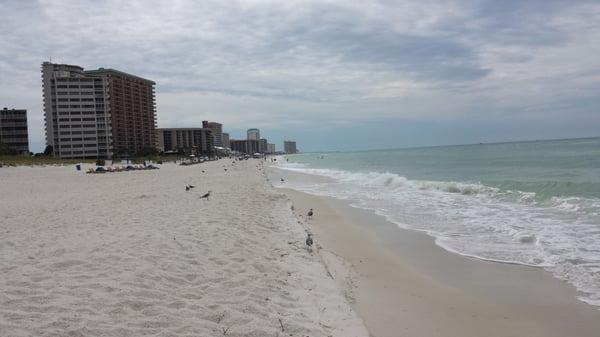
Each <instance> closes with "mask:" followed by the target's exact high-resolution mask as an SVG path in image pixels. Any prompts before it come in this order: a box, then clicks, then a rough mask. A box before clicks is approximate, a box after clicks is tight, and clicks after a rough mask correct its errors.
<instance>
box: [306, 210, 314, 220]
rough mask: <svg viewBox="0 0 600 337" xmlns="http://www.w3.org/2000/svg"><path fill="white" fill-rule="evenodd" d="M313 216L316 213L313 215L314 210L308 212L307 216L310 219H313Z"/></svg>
mask: <svg viewBox="0 0 600 337" xmlns="http://www.w3.org/2000/svg"><path fill="white" fill-rule="evenodd" d="M313 214H314V213H313V210H312V208H311V209H310V211H308V214H306V215H308V217H309V218H312V216H313Z"/></svg>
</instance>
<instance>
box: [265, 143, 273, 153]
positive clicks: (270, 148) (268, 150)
mask: <svg viewBox="0 0 600 337" xmlns="http://www.w3.org/2000/svg"><path fill="white" fill-rule="evenodd" d="M267 153H275V144H271V143H267Z"/></svg>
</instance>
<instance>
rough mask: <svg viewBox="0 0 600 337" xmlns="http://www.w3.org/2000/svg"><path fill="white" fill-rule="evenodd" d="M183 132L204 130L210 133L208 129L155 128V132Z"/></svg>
mask: <svg viewBox="0 0 600 337" xmlns="http://www.w3.org/2000/svg"><path fill="white" fill-rule="evenodd" d="M184 130H192V131H193V130H205V131H212V130H211V129H208V128H156V131H184Z"/></svg>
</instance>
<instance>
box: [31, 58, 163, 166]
mask: <svg viewBox="0 0 600 337" xmlns="http://www.w3.org/2000/svg"><path fill="white" fill-rule="evenodd" d="M42 81H43V84H42V89H43V98H44V115H45V124H46V144H47V145H50V146H52V148H53V151H54V152H53V154H54V155H55V156H58V157H61V158H109V157H111V156H112V153H113V151H115V152H116V151H118V152H129V153H130V154H134V153H137V152H143V151H152V150H153V149H155V147H156V131H155V130H156V107H155V99H154V84H155V83H154V82H153V81H150V80H147V79H144V78H141V77H137V76H134V75H130V74H127V73H124V72H121V71H117V70H113V69H104V68H100V69H97V70H90V71H84V70H83V68H82V67H79V66H76V65H68V64H54V63H50V62H44V63H43V64H42Z"/></svg>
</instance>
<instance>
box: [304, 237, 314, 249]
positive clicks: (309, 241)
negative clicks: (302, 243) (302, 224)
mask: <svg viewBox="0 0 600 337" xmlns="http://www.w3.org/2000/svg"><path fill="white" fill-rule="evenodd" d="M312 245H313V239H312V234H310V233H308V236H307V237H306V249H308V250H311V251H312Z"/></svg>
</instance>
